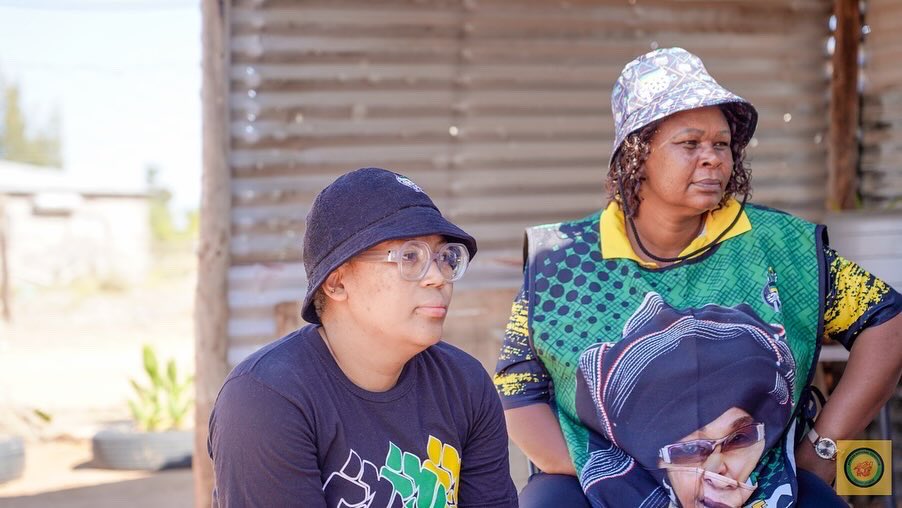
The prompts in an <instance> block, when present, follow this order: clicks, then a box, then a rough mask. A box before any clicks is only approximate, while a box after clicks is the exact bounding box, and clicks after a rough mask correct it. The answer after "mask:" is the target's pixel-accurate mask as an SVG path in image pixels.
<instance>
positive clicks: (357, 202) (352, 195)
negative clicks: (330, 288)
mask: <svg viewBox="0 0 902 508" xmlns="http://www.w3.org/2000/svg"><path fill="white" fill-rule="evenodd" d="M429 235H442V236H444V237H446V238H448V239H450V240H453V241H456V242H460V243H462V244H464V245H465V246H466V248H467V251H468V252H469V254H470V259H472V258H473V257H474V256H475V255H476V240H475V239H474V238H473V237H472V236H470V235H469V234H467V233H466V232H465V231H464V230H462V229H460V228H459V227H457V226H455V225H454V224H452V223H451V222H449V221H448V219H446V218H444V217H443V216H442V213H441V212H440V211H439V209H438V207H436V206H435V203H433V202H432V200H431V199H430V198H429V196H427V195H426V193H425V192H423V189H421V188H420V187H419V186H418V185H417V184H415V183H414V182H413V181H411V180H410V179H409V178H407V177H405V176H402V175H399V174H397V173H393V172H391V171H386V170H384V169H380V168H362V169H358V170H356V171H352V172H350V173H347V174H345V175H342V176H340V177H339V178H338V179H337V180H335V181H334V182H332V183H331V184H329V185H328V186H327V187H326V188H325V189H323V190H322V191H321V192H320V193H319V195H318V196H316V200H315V201H314V202H313V207H312V208H311V209H310V213H309V214H307V231H306V232H305V233H304V249H303V251H304V252H303V255H304V270H305V271H306V272H307V294H306V296H305V297H304V304H303V306H302V307H301V316H302V317H303V318H304V320H305V321H307V322H309V323H315V324H320V323H321V322H320V319H319V316H317V315H316V310H315V309H314V308H313V297H314V296H315V295H316V292H317V291H318V290H319V288H320V286H321V285H322V284H323V282H324V281H325V280H326V277H328V276H329V274H330V273H332V271H333V270H335V269H336V268H338V267H339V266H341V265H342V264H344V263H345V262H346V261H348V260H349V259H351V258H352V257H354V256H355V255H357V254H358V253H360V252H362V251H364V250H366V249H369V248H370V247H372V246H373V245H376V244H378V243H381V242H384V241H386V240H398V239H402V238H414V237H417V236H429Z"/></svg>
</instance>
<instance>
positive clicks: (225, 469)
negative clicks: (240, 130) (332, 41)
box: [208, 168, 517, 508]
mask: <svg viewBox="0 0 902 508" xmlns="http://www.w3.org/2000/svg"><path fill="white" fill-rule="evenodd" d="M475 254H476V241H475V240H474V239H473V237H472V236H470V235H469V234H467V233H466V232H465V231H463V230H462V229H460V228H459V227H457V226H456V225H454V224H452V223H451V222H450V221H448V220H447V219H446V218H444V217H443V216H442V214H441V212H440V211H439V209H438V208H437V207H436V206H435V204H434V203H433V202H432V200H431V199H429V196H427V195H426V193H425V192H423V189H421V188H420V187H419V186H417V184H415V183H414V182H413V181H411V180H410V179H409V178H406V177H404V176H401V175H398V174H395V173H393V172H391V171H386V170H384V169H379V168H363V169H359V170H357V171H353V172H350V173H348V174H346V175H343V176H341V177H339V178H338V179H337V180H335V181H334V182H333V183H331V184H330V185H329V186H327V187H326V188H325V189H323V191H322V192H320V194H319V195H318V196H317V197H316V200H315V201H314V203H313V206H312V208H311V210H310V212H309V213H308V214H307V230H306V233H305V235H304V268H305V270H306V272H307V281H308V282H307V294H306V297H305V298H304V303H303V305H302V306H301V315H302V316H303V317H304V319H305V320H307V322H309V323H311V324H309V325H307V326H304V327H303V328H301V329H299V330H296V331H294V332H292V333H290V334H288V335H287V336H285V337H283V338H281V339H279V340H277V341H275V342H273V343H271V344H269V345H268V346H265V347H264V348H262V349H260V350H259V351H257V352H255V353H253V354H252V355H250V356H249V357H248V358H246V359H245V360H244V361H242V362H241V363H239V364H238V366H237V367H235V369H234V370H233V371H232V373H231V374H229V376H228V377H227V378H226V380H225V383H224V385H223V387H222V390H221V391H220V393H219V396H218V397H217V400H216V403H215V405H214V408H213V412H212V414H211V416H210V438H209V441H208V448H209V451H210V456H211V458H212V459H213V465H214V470H215V473H216V475H215V476H216V485H215V490H214V496H213V498H214V506H220V507H244V506H266V507H269V506H273V507H276V506H278V507H283V506H286V507H287V506H303V507H324V508H325V507H336V508H340V507H350V506H357V507H376V506H382V507H400V506H429V507H444V506H461V507H463V506H493V507H495V506H497V507H515V506H516V504H517V496H516V491H515V489H514V484H513V482H512V481H511V478H510V469H509V464H508V439H507V433H506V431H505V426H504V417H503V415H502V410H501V404H500V401H499V400H498V397H497V395H496V394H495V391H494V389H493V387H492V383H491V380H490V379H489V376H488V375H487V374H486V372H485V370H484V369H483V367H482V365H481V364H480V363H479V362H478V361H477V360H476V359H475V358H473V357H471V356H469V355H467V354H466V353H464V352H463V351H461V350H459V349H457V348H455V347H453V346H451V345H449V344H446V343H444V342H441V338H442V327H443V324H444V321H445V316H446V314H447V312H448V305H449V303H450V300H451V294H452V289H453V285H454V282H455V281H457V280H458V279H460V278H461V277H462V276H463V275H464V273H465V272H466V269H467V263H468V261H469V259H470V258H471V257H472V256H474V255H475Z"/></svg>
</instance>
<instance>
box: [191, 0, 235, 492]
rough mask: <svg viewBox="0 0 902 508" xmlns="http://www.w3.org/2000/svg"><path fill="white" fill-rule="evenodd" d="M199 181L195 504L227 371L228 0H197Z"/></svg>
mask: <svg viewBox="0 0 902 508" xmlns="http://www.w3.org/2000/svg"><path fill="white" fill-rule="evenodd" d="M201 10H202V24H203V31H202V33H203V35H202V38H203V85H202V96H203V165H204V167H203V182H202V185H201V208H200V242H199V246H198V271H197V288H196V291H195V298H194V329H195V336H194V362H195V369H196V371H195V387H196V397H195V406H194V408H195V417H194V459H193V464H192V468H193V470H194V506H195V507H197V508H202V507H203V508H207V507H209V506H210V505H211V501H212V491H213V464H212V462H211V461H210V458H209V455H208V454H207V433H208V432H207V422H208V421H209V418H210V411H211V410H212V409H213V402H214V401H215V400H216V395H217V393H219V388H220V386H222V382H223V380H224V379H225V376H226V375H227V374H228V371H229V365H228V357H227V353H228V346H229V344H228V333H227V324H228V319H229V302H228V270H229V263H230V256H229V242H230V232H231V206H232V199H231V196H232V192H231V185H232V178H231V172H230V168H229V134H228V125H229V121H228V118H229V101H228V97H229V95H228V86H229V85H228V69H229V52H228V48H229V11H230V0H202V5H201Z"/></svg>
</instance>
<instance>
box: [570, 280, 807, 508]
mask: <svg viewBox="0 0 902 508" xmlns="http://www.w3.org/2000/svg"><path fill="white" fill-rule="evenodd" d="M577 372H578V374H577V381H576V383H577V385H576V386H577V388H576V409H577V414H578V415H579V417H580V421H582V422H583V423H584V424H585V425H586V426H587V427H588V428H589V429H590V430H591V433H590V435H589V446H588V452H589V458H588V460H587V461H586V463H585V465H584V466H583V471H582V481H583V488H584V489H585V490H586V493H587V495H588V497H589V499H590V500H592V501H593V502H596V504H603V505H616V504H617V503H620V505H622V506H639V505H641V504H642V503H643V502H647V503H649V504H651V505H652V506H654V502H655V500H658V502H661V501H664V500H670V501H673V502H674V503H675V504H676V503H679V505H680V506H684V507H685V506H695V502H696V500H698V501H699V502H701V503H702V504H703V505H704V504H705V503H707V505H710V506H717V504H716V503H720V504H722V505H727V506H739V505H741V504H742V503H743V502H745V501H746V500H747V499H748V497H749V496H750V495H751V493H752V491H753V490H754V487H755V485H756V483H757V482H756V481H753V479H752V478H751V476H752V474H753V473H754V470H755V466H756V465H757V464H758V461H759V460H760V458H761V455H762V454H763V452H764V451H765V450H770V449H772V448H773V447H774V445H775V444H777V442H778V441H779V439H780V437H781V435H782V433H783V426H784V423H785V421H786V420H787V419H788V418H789V415H790V413H791V411H792V398H791V394H792V392H793V386H794V384H795V379H794V377H793V376H794V374H795V361H794V360H793V357H792V353H791V351H790V349H789V346H788V345H787V343H786V340H785V331H784V329H783V328H782V327H780V326H772V325H768V324H766V323H763V322H761V321H760V320H759V319H758V318H756V317H755V313H754V311H752V309H751V308H749V307H748V306H746V305H738V306H737V307H735V308H729V307H721V306H718V305H707V306H704V307H702V308H701V309H684V310H676V309H674V308H672V307H670V306H669V305H667V303H665V302H664V300H663V299H662V298H661V296H660V295H658V294H657V293H654V292H651V293H648V294H647V295H646V297H645V300H644V301H643V302H642V304H641V305H640V307H639V308H638V309H637V310H636V312H635V313H634V314H633V316H632V317H630V319H629V320H628V321H627V323H626V325H625V326H624V329H623V336H622V337H621V338H620V340H619V341H617V342H602V343H599V344H596V345H593V346H591V347H589V348H587V349H586V350H585V351H584V352H583V353H582V355H581V357H580V361H579V368H578V371H577ZM612 445H613V446H612ZM756 476H757V475H756ZM777 496H778V497H779V493H777ZM627 497H630V499H629V500H627ZM788 497H791V496H788Z"/></svg>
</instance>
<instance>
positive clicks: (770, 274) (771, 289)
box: [761, 267, 783, 312]
mask: <svg viewBox="0 0 902 508" xmlns="http://www.w3.org/2000/svg"><path fill="white" fill-rule="evenodd" d="M761 298H762V299H763V300H764V303H766V304H767V305H769V306H770V308H772V309H774V311H775V312H780V309H781V308H783V303H782V302H780V292H779V291H778V290H777V272H775V271H774V269H773V267H768V268H767V283H765V284H764V288H763V289H761Z"/></svg>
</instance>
